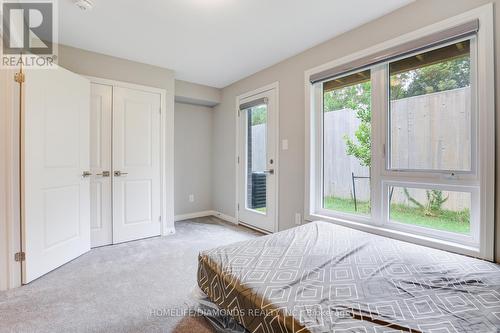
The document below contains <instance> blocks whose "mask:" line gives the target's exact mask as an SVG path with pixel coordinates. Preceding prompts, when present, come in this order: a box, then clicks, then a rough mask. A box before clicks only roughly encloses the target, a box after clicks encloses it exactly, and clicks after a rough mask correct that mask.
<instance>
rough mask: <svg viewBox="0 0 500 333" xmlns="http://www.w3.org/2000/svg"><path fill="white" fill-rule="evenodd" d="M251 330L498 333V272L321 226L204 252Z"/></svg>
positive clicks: (205, 269) (220, 289)
mask: <svg viewBox="0 0 500 333" xmlns="http://www.w3.org/2000/svg"><path fill="white" fill-rule="evenodd" d="M198 285H199V287H200V288H201V289H202V290H203V292H205V293H206V294H207V296H208V297H209V298H210V300H211V301H213V302H214V303H215V304H217V305H218V306H219V308H220V309H221V310H223V311H224V312H225V313H226V314H228V315H230V316H232V317H233V318H234V319H236V320H237V321H238V322H239V323H241V324H242V325H243V326H244V327H245V328H246V329H247V330H248V331H250V332H266V333H267V332H273V333H275V332H314V333H316V332H321V333H323V332H374V333H382V332H384V333H393V332H414V333H415V332H435V333H438V332H439V333H451V332H457V333H463V332H471V333H478V332H481V333H487V332H500V266H499V265H496V264H493V263H489V262H486V261H482V260H478V259H474V258H470V257H465V256H461V255H456V254H452V253H448V252H444V251H440V250H435V249H430V248H427V247H422V246H418V245H414V244H410V243H407V242H402V241H397V240H393V239H389V238H385V237H381V236H377V235H373V234H369V233H365V232H361V231H357V230H354V229H350V228H346V227H342V226H338V225H334V224H331V223H326V222H313V223H309V224H306V225H303V226H300V227H297V228H293V229H290V230H286V231H282V232H279V233H276V234H273V235H269V236H264V237H259V238H256V239H252V240H249V241H244V242H240V243H235V244H232V245H229V246H223V247H219V248H215V249H212V250H209V251H205V252H202V253H200V255H199V266H198Z"/></svg>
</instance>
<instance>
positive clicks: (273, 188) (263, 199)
mask: <svg viewBox="0 0 500 333" xmlns="http://www.w3.org/2000/svg"><path fill="white" fill-rule="evenodd" d="M237 102H238V103H237V105H238V120H237V121H238V161H237V163H238V173H237V174H238V176H237V178H238V179H237V183H238V185H237V188H238V191H237V193H238V206H237V210H238V220H239V222H240V223H242V224H245V225H248V226H250V227H253V228H256V229H259V230H262V231H265V232H275V231H277V218H278V207H277V206H278V205H277V202H278V200H277V199H278V193H277V190H278V141H279V140H278V138H279V136H278V85H277V84H273V85H271V86H267V87H264V88H262V89H259V90H256V91H253V92H251V93H248V94H245V95H242V96H240V97H238V99H237Z"/></svg>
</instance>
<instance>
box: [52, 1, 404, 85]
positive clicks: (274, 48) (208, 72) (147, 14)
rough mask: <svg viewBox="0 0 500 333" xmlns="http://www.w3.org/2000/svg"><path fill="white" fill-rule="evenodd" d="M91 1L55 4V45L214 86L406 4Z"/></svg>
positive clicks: (359, 2) (363, 2)
mask: <svg viewBox="0 0 500 333" xmlns="http://www.w3.org/2000/svg"><path fill="white" fill-rule="evenodd" d="M92 1H93V2H94V4H95V6H94V8H93V9H92V10H91V11H87V12H83V11H81V10H79V9H78V8H76V7H75V6H74V5H73V2H74V0H59V1H58V3H59V12H60V15H59V41H60V43H62V44H66V45H70V46H74V47H79V48H82V49H86V50H91V51H94V52H100V53H104V54H108V55H113V56H116V57H121V58H125V59H129V60H134V61H139V62H143V63H147V64H151V65H157V66H161V67H166V68H169V69H173V70H175V72H176V78H178V79H181V80H186V81H191V82H196V83H200V84H206V85H209V86H213V87H218V88H220V87H225V86H227V85H229V84H230V83H232V82H235V81H237V80H239V79H242V78H244V77H246V76H248V75H251V74H253V73H256V72H257V71H259V70H261V69H263V68H266V67H268V66H271V65H273V64H275V63H277V62H279V61H281V60H284V59H286V58H288V57H290V56H293V55H295V54H297V53H300V52H301V51H304V50H306V49H308V48H310V47H312V46H314V45H317V44H319V43H321V42H323V41H326V40H328V39H330V38H332V37H334V36H336V35H339V34H341V33H343V32H345V31H348V30H351V29H353V28H355V27H357V26H360V25H362V24H364V23H366V22H368V21H371V20H373V19H375V18H377V17H380V16H382V15H384V14H386V13H388V12H391V11H393V10H395V9H397V8H399V7H402V6H404V5H406V4H408V3H410V2H412V1H413V0H348V1H346V0H143V1H139V0H92Z"/></svg>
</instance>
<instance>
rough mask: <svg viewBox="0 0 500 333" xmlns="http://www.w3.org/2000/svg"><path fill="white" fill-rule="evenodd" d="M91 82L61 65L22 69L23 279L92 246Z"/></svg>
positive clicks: (25, 279)
mask: <svg viewBox="0 0 500 333" xmlns="http://www.w3.org/2000/svg"><path fill="white" fill-rule="evenodd" d="M89 101H90V83H89V81H88V80H86V79H85V78H83V77H81V76H79V75H76V74H74V73H71V72H69V71H67V70H65V69H63V68H58V69H50V70H42V69H33V70H27V71H26V82H25V84H24V114H23V118H24V119H23V123H24V128H23V151H22V156H23V170H22V174H23V184H22V186H23V191H22V193H23V200H22V201H23V232H22V235H23V250H24V252H25V254H26V260H25V261H24V262H23V283H28V282H30V281H32V280H34V279H36V278H38V277H40V276H42V275H43V274H45V273H47V272H49V271H51V270H53V269H55V268H57V267H59V266H61V265H63V264H65V263H66V262H68V261H70V260H72V259H74V258H76V257H78V256H80V255H81V254H83V253H85V252H87V251H89V249H90V217H89V215H90V205H89V203H90V195H89V187H90V186H89V177H87V176H83V174H84V172H88V170H89V130H90V129H89Z"/></svg>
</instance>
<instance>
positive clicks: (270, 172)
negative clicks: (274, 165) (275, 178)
mask: <svg viewBox="0 0 500 333" xmlns="http://www.w3.org/2000/svg"><path fill="white" fill-rule="evenodd" d="M264 173H265V174H266V175H274V169H269V170H264Z"/></svg>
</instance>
